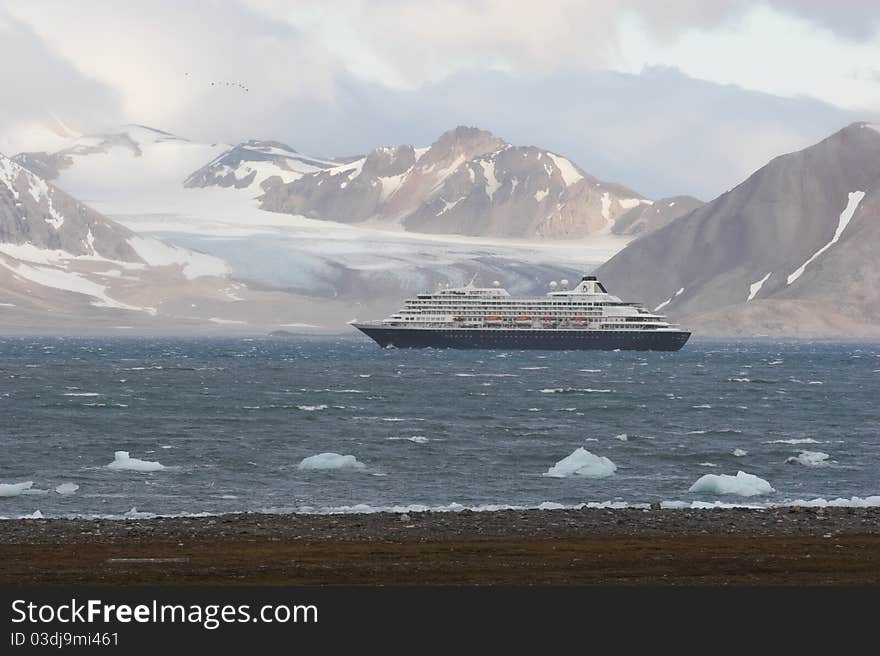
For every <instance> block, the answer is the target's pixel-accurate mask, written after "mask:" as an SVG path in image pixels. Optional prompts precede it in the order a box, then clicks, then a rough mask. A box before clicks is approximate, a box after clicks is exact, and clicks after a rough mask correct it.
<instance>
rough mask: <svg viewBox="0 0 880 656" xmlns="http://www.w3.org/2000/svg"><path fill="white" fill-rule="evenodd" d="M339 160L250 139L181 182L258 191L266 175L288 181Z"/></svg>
mask: <svg viewBox="0 0 880 656" xmlns="http://www.w3.org/2000/svg"><path fill="white" fill-rule="evenodd" d="M342 163H343V162H340V161H338V160H325V159H319V158H315V157H309V156H308V155H302V154H300V153H298V152H297V151H295V150H294V149H293V148H291V147H290V146H288V145H286V144H283V143H281V142H278V141H257V140H251V141H246V142H243V143H240V144H238V145H237V146H233V147H232V148H230V149H229V150H227V151H226V152H224V153H222V154H221V155H219V156H218V157H217V158H216V159H214V160H212V161H211V162H209V163H208V164H206V165H205V166H203V167H202V168H200V169H199V170H198V171H196V172H194V173H192V174H191V175H190V176H189V177H188V178H187V179H186V180H185V181H184V186H186V187H210V186H217V187H235V188H236V189H244V188H252V189H254V190H256V191H260V189H261V185H262V183H263V182H264V181H266V180H267V179H268V178H270V177H273V176H278V178H279V181H280V182H292V181H293V180H296V179H298V178H300V177H301V176H302V175H303V174H306V173H313V172H315V171H321V170H323V169H328V168H332V167H335V166H339V165H340V164H342Z"/></svg>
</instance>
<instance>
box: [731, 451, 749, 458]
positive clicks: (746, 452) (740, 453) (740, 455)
mask: <svg viewBox="0 0 880 656" xmlns="http://www.w3.org/2000/svg"><path fill="white" fill-rule="evenodd" d="M733 455H734V456H736V457H737V458H742V457H743V456H747V455H749V452H748V451H746V450H745V449H734V450H733Z"/></svg>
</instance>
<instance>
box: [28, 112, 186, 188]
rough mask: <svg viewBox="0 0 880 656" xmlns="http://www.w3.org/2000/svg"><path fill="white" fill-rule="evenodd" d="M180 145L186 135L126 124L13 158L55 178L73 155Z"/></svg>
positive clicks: (141, 151) (137, 152) (136, 151)
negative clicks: (55, 148) (61, 146)
mask: <svg viewBox="0 0 880 656" xmlns="http://www.w3.org/2000/svg"><path fill="white" fill-rule="evenodd" d="M168 143H170V144H173V145H180V144H186V143H190V142H189V141H188V140H187V139H184V138H182V137H178V136H176V135H173V134H171V133H170V132H164V131H162V130H157V129H155V128H149V127H146V126H143V125H126V126H123V127H122V128H121V129H120V131H118V132H112V133H107V134H97V135H89V136H79V137H75V138H73V139H71V142H70V143H69V145H67V146H65V147H64V148H62V149H61V150H58V151H55V152H53V153H46V152H25V153H19V154H17V155H15V156H14V157H13V158H12V159H13V160H15V162H16V163H17V164H20V165H21V166H23V167H24V168H26V169H28V170H29V171H31V172H33V173H35V174H37V175H39V176H40V177H42V178H43V179H45V180H54V179H56V178H57V177H58V176H59V174H60V173H61V171H63V170H64V169H66V168H69V167H71V166H73V164H74V161H75V159H76V158H79V157H87V156H89V155H96V154H104V155H106V154H107V153H110V152H111V151H113V150H117V149H118V150H122V151H126V152H127V153H128V154H129V155H130V156H132V157H143V155H144V150H145V149H146V148H148V147H149V146H151V145H154V144H168Z"/></svg>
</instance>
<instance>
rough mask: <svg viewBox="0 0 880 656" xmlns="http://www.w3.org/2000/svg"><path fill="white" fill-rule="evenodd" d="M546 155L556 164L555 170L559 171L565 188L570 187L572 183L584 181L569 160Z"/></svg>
mask: <svg viewBox="0 0 880 656" xmlns="http://www.w3.org/2000/svg"><path fill="white" fill-rule="evenodd" d="M547 155H548V156H549V157H550V159H552V160H553V162H554V163H555V164H556V168H558V169H559V174H560V175H561V176H562V181H563V182H564V183H565V186H566V187H570V186H571V185H573V184H574V183H576V182H579V181H581V180H583V179H584V176H582V175H581V174H580V172H579V171H578V170H577V168H575V165H574V164H572V163H571V161H570V160H568V159H566V158H565V157H561V156H559V155H554V154H553V153H547Z"/></svg>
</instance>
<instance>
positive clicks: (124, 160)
mask: <svg viewBox="0 0 880 656" xmlns="http://www.w3.org/2000/svg"><path fill="white" fill-rule="evenodd" d="M228 149H229V146H228V145H226V144H218V143H214V144H205V143H199V142H195V141H190V140H188V139H185V138H183V137H179V136H177V135H174V134H170V133H168V132H164V131H162V130H157V129H155V128H150V127H145V126H142V125H125V126H122V127H120V128H118V129H116V130H113V131H110V132H107V133H103V134H95V135H86V136H80V137H77V138H75V139H72V140H70V141H69V142H68V143H67V144H66V145H65V147H64V148H62V149H60V150H58V151H56V152H52V153H45V152H25V153H19V154H18V155H16V156H15V157H14V158H13V159H15V161H16V162H17V163H18V164H20V165H21V166H23V167H25V168H27V169H28V170H30V171H32V172H33V173H35V174H36V175H38V176H40V177H42V178H43V179H45V180H51V181H53V182H54V183H55V184H57V185H58V186H60V187H61V188H63V189H65V190H67V191H69V192H73V193H74V195H75V196H76V197H77V198H80V199H82V200H84V201H86V202H91V201H92V200H93V199H95V198H100V199H102V200H103V199H105V198H106V190H107V189H116V190H117V193H116V198H117V199H118V200H120V201H121V202H123V203H124V202H125V201H126V200H127V199H129V198H132V197H144V196H149V195H151V194H160V193H166V192H167V190H168V189H179V188H181V187H182V184H183V180H184V179H185V178H186V177H187V176H188V175H189V174H190V173H192V172H193V171H195V170H196V169H197V168H200V167H201V166H203V165H204V164H205V162H208V161H211V160H213V159H214V158H215V157H217V156H218V155H220V154H221V153H223V152H225V151H226V150H228Z"/></svg>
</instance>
